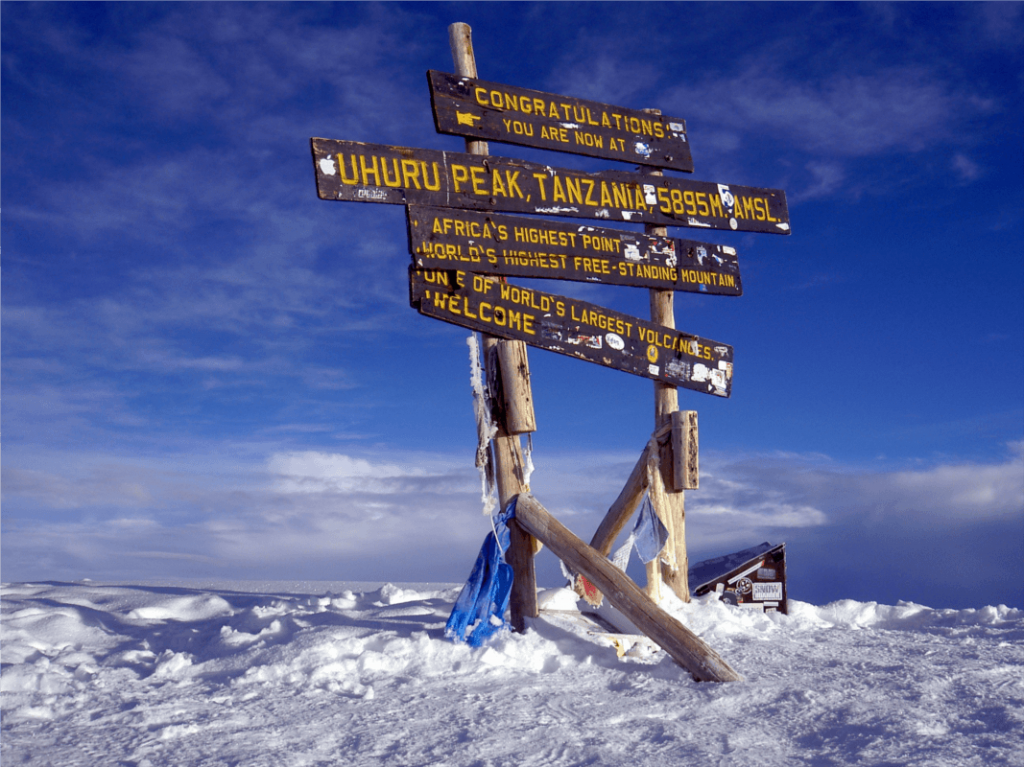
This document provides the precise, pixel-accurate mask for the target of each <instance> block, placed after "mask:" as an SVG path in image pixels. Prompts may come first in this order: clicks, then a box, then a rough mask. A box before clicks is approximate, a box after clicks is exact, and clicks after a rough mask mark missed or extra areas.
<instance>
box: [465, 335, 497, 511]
mask: <svg viewBox="0 0 1024 767" xmlns="http://www.w3.org/2000/svg"><path fill="white" fill-rule="evenodd" d="M466 343H467V344H468V345H469V383H470V386H472V388H473V415H474V416H475V417H476V438H477V445H476V468H477V471H479V472H480V502H481V503H482V504H483V508H484V514H486V515H487V516H491V515H492V514H493V513H494V509H495V507H496V506H497V505H498V497H497V496H498V494H497V491H496V489H495V485H494V467H493V466H492V464H491V440H492V439H494V435H495V434H497V433H498V427H497V425H496V424H495V423H494V418H493V417H492V416H491V413H492V405H491V396H490V392H489V391H487V390H486V389H485V388H484V381H483V368H482V367H481V365H480V345H479V342H478V341H477V337H476V333H471V334H470V336H469V338H467V339H466Z"/></svg>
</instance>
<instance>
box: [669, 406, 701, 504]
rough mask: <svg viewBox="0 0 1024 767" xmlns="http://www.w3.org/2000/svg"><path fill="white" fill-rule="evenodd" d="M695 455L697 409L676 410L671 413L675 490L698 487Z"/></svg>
mask: <svg viewBox="0 0 1024 767" xmlns="http://www.w3.org/2000/svg"><path fill="white" fill-rule="evenodd" d="M699 469H700V463H699V460H698V456H697V411H696V410H677V411H676V412H674V413H673V414H672V476H673V478H674V480H675V489H676V490H696V489H697V488H698V487H700V471H699Z"/></svg>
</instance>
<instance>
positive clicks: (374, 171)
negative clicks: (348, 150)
mask: <svg viewBox="0 0 1024 767" xmlns="http://www.w3.org/2000/svg"><path fill="white" fill-rule="evenodd" d="M370 157H371V159H372V160H373V167H372V168H367V167H366V156H365V155H359V169H360V170H361V171H362V173H363V186H369V185H370V184H369V182H368V181H367V178H369V176H370V175H372V176H373V177H374V178H375V179H376V180H377V183H375V184H374V186H380V167H379V166H378V164H377V155H371V156H370Z"/></svg>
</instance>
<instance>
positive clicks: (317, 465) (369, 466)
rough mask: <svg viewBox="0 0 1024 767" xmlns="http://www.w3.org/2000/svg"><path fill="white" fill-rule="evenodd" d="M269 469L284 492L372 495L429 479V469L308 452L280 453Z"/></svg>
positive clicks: (336, 454) (278, 486) (277, 486)
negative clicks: (406, 481) (403, 482)
mask: <svg viewBox="0 0 1024 767" xmlns="http://www.w3.org/2000/svg"><path fill="white" fill-rule="evenodd" d="M267 468H268V470H269V471H270V473H271V474H272V475H274V477H275V478H276V479H275V482H274V489H275V490H277V491H278V492H282V493H323V492H335V493H337V492H353V491H361V492H370V493H382V494H387V493H395V492H399V491H400V490H401V489H402V488H401V487H400V486H399V485H398V484H397V483H395V482H394V480H396V479H399V478H406V477H426V476H429V473H428V471H427V470H426V469H424V468H420V467H416V466H408V465H406V466H400V465H398V464H393V463H382V462H371V461H368V460H366V459H364V458H353V457H352V456H348V455H343V454H341V453H321V452H317V451H314V450H306V451H301V452H295V453H277V454H275V455H273V456H271V457H270V460H269V461H268V462H267Z"/></svg>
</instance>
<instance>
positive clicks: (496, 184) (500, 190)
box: [491, 168, 508, 197]
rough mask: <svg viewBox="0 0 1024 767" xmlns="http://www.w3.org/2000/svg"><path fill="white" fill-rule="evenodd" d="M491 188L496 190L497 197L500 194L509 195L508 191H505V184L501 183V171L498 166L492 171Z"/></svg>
mask: <svg viewBox="0 0 1024 767" xmlns="http://www.w3.org/2000/svg"><path fill="white" fill-rule="evenodd" d="M491 189H493V190H494V196H495V197H497V196H498V195H499V194H500V195H501V196H502V197H508V192H506V191H505V185H504V184H502V183H501V173H500V171H499V170H498V169H497V168H495V169H494V170H493V171H491Z"/></svg>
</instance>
